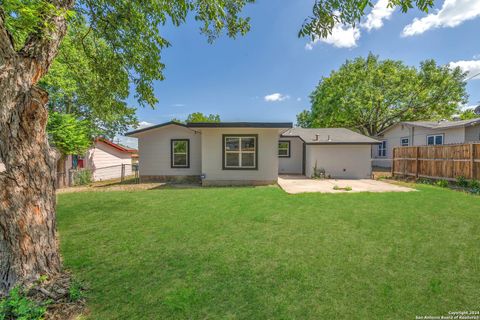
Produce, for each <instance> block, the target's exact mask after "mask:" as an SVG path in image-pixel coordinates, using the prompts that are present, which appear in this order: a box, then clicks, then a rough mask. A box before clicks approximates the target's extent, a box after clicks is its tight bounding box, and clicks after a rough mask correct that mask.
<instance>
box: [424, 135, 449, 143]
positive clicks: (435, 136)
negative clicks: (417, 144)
mask: <svg viewBox="0 0 480 320" xmlns="http://www.w3.org/2000/svg"><path fill="white" fill-rule="evenodd" d="M430 137H433V144H428V138H430ZM437 137H442V143H437ZM426 142H427V146H441V145H444V144H445V134H443V133H436V134H429V135H427V141H426Z"/></svg>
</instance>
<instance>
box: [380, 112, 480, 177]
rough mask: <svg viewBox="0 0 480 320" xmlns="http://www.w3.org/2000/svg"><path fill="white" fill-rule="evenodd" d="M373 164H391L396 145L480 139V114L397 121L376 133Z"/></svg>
mask: <svg viewBox="0 0 480 320" xmlns="http://www.w3.org/2000/svg"><path fill="white" fill-rule="evenodd" d="M375 138H376V139H377V140H379V141H380V142H381V143H380V144H379V145H377V146H374V147H373V148H372V157H373V161H372V163H373V166H377V167H385V168H390V167H391V165H392V157H393V148H395V147H401V146H426V145H443V144H456V143H468V142H474V141H480V118H477V119H471V120H459V121H411V122H400V123H398V124H395V125H393V126H391V127H389V128H387V129H386V130H384V131H383V132H381V133H380V134H379V135H378V136H377V137H375Z"/></svg>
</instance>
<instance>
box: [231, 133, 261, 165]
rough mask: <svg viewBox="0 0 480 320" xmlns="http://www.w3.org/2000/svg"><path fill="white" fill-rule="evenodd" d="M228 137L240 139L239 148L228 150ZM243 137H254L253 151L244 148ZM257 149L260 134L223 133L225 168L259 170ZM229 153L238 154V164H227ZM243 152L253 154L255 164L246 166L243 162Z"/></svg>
mask: <svg viewBox="0 0 480 320" xmlns="http://www.w3.org/2000/svg"><path fill="white" fill-rule="evenodd" d="M227 139H238V150H235V151H228V150H227ZM243 139H253V141H254V142H255V145H254V150H253V151H250V150H248V151H245V150H242V140H243ZM257 151H258V135H256V134H245V135H235V134H224V135H223V170H257V168H258V163H257V161H258V160H257V154H258V153H257ZM227 154H238V166H229V165H228V164H227ZM242 154H253V165H252V166H244V165H243V164H242V158H243V157H242Z"/></svg>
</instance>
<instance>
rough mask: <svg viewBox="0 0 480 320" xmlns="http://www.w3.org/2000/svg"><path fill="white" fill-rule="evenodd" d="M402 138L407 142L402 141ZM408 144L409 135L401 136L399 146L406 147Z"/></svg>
mask: <svg viewBox="0 0 480 320" xmlns="http://www.w3.org/2000/svg"><path fill="white" fill-rule="evenodd" d="M403 140H407V144H404V143H403ZM409 145H410V138H409V137H403V138H400V146H402V147H408V146H409Z"/></svg>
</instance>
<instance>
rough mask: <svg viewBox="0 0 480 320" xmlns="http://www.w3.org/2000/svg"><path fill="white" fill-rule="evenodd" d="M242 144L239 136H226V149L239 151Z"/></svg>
mask: <svg viewBox="0 0 480 320" xmlns="http://www.w3.org/2000/svg"><path fill="white" fill-rule="evenodd" d="M239 145H240V139H239V138H226V139H225V150H226V151H238V150H239Z"/></svg>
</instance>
